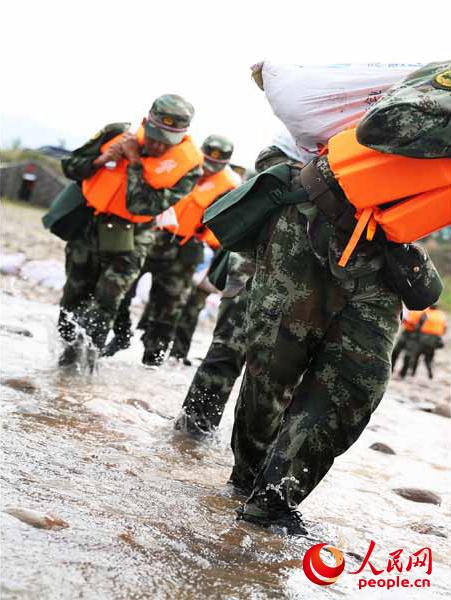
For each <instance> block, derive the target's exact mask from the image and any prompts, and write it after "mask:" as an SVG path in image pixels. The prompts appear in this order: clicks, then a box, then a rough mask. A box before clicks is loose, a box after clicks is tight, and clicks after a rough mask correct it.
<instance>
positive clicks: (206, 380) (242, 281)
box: [175, 252, 255, 433]
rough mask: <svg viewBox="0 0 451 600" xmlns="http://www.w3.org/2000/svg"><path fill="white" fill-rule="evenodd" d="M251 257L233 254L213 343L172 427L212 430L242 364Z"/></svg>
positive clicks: (251, 264) (217, 422) (218, 419)
mask: <svg viewBox="0 0 451 600" xmlns="http://www.w3.org/2000/svg"><path fill="white" fill-rule="evenodd" d="M254 269H255V262H254V260H253V258H247V257H244V256H242V255H241V254H238V253H236V252H232V253H231V254H230V257H229V270H228V274H227V282H226V287H225V289H224V291H223V297H222V298H221V302H220V304H219V311H218V318H217V321H216V326H215V329H214V332H213V340H212V342H211V345H210V347H209V349H208V352H207V355H206V356H205V358H204V360H203V361H202V364H201V365H200V366H199V368H198V369H197V371H196V374H195V375H194V379H193V381H192V383H191V386H190V388H189V390H188V393H187V395H186V397H185V400H184V402H183V406H182V411H181V413H180V415H179V416H178V418H177V420H176V423H175V428H176V429H179V430H183V431H185V432H190V433H206V432H209V431H212V430H214V429H215V428H216V427H217V426H218V425H219V422H220V420H221V417H222V413H223V412H224V408H225V405H226V403H227V400H228V399H229V396H230V392H231V391H232V388H233V385H234V383H235V381H236V379H237V378H238V377H239V376H240V374H241V370H242V368H243V365H244V362H245V350H246V347H245V329H246V328H245V318H246V304H247V297H248V294H247V290H246V289H245V286H246V282H247V281H248V280H249V278H250V277H252V275H253V272H254Z"/></svg>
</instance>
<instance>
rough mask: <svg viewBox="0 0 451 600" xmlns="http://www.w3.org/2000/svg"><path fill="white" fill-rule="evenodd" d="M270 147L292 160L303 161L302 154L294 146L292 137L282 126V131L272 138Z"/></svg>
mask: <svg viewBox="0 0 451 600" xmlns="http://www.w3.org/2000/svg"><path fill="white" fill-rule="evenodd" d="M271 145H272V146H276V147H277V148H279V149H280V150H282V152H283V153H284V154H286V155H287V156H289V157H290V158H291V159H293V160H299V161H303V160H304V156H303V153H302V152H301V151H300V150H299V148H298V147H297V146H296V142H295V141H294V138H293V136H292V135H291V133H290V132H289V131H288V129H287V128H286V127H285V126H284V125H283V126H282V129H281V130H280V131H279V132H278V133H277V134H276V135H275V136H274V138H273V140H272V142H271Z"/></svg>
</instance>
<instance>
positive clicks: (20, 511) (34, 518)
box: [3, 506, 69, 529]
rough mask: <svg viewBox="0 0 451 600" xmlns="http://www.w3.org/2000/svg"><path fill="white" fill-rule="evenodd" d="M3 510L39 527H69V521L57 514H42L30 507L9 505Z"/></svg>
mask: <svg viewBox="0 0 451 600" xmlns="http://www.w3.org/2000/svg"><path fill="white" fill-rule="evenodd" d="M3 512H5V513H7V514H8V515H11V516H12V517H15V518H16V519H19V521H22V522H23V523H27V524H28V525H31V526H32V527H37V528H38V529H65V528H66V527H69V523H66V521H63V519H60V518H59V517H56V516H55V515H52V514H42V513H39V512H37V511H35V510H31V509H28V508H20V506H7V507H6V508H5V510H4V511H3Z"/></svg>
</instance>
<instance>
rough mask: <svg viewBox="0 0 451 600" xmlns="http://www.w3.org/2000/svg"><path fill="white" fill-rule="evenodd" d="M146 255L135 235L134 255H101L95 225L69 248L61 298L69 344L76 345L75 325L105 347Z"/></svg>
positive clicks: (62, 322)
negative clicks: (74, 342) (121, 305)
mask: <svg viewBox="0 0 451 600" xmlns="http://www.w3.org/2000/svg"><path fill="white" fill-rule="evenodd" d="M146 253H147V247H146V245H145V244H143V243H140V241H139V239H138V238H137V237H136V236H135V249H134V250H133V251H131V252H121V253H111V252H100V251H99V249H98V237H97V229H96V226H95V222H92V223H91V224H90V226H89V227H88V228H87V230H86V231H85V234H84V236H83V237H81V238H79V239H76V240H73V241H70V242H68V243H67V245H66V277H67V279H66V283H65V285H64V289H63V297H62V299H61V311H60V315H59V321H58V329H59V332H60V335H61V337H62V338H63V339H64V340H65V341H66V342H69V343H70V342H73V341H74V340H75V336H76V325H77V324H78V325H80V326H81V327H82V328H83V329H84V330H85V331H86V333H87V334H88V335H89V336H90V337H91V339H92V341H93V342H94V344H95V345H96V346H97V348H99V349H100V348H102V347H103V345H104V343H105V340H106V337H107V335H108V332H109V330H110V328H111V327H112V325H113V322H114V320H115V318H116V315H117V313H118V310H119V306H120V304H121V301H122V300H123V298H124V297H125V295H126V293H127V291H128V290H129V288H130V286H131V285H132V284H133V282H134V280H135V279H136V277H137V275H138V274H139V273H140V271H141V268H142V266H143V264H144V260H145V257H146Z"/></svg>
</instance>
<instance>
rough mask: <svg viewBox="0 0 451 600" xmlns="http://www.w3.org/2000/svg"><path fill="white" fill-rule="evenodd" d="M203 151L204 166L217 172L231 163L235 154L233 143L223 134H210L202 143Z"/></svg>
mask: <svg viewBox="0 0 451 600" xmlns="http://www.w3.org/2000/svg"><path fill="white" fill-rule="evenodd" d="M202 152H203V154H204V167H205V168H206V169H207V170H208V171H211V172H212V173H216V172H218V171H221V169H223V168H224V167H225V166H226V165H227V164H228V163H229V161H230V157H231V156H232V154H233V143H232V142H231V141H230V140H229V139H228V138H226V137H224V136H223V135H209V136H208V137H207V138H206V139H205V140H204V143H203V144H202Z"/></svg>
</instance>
